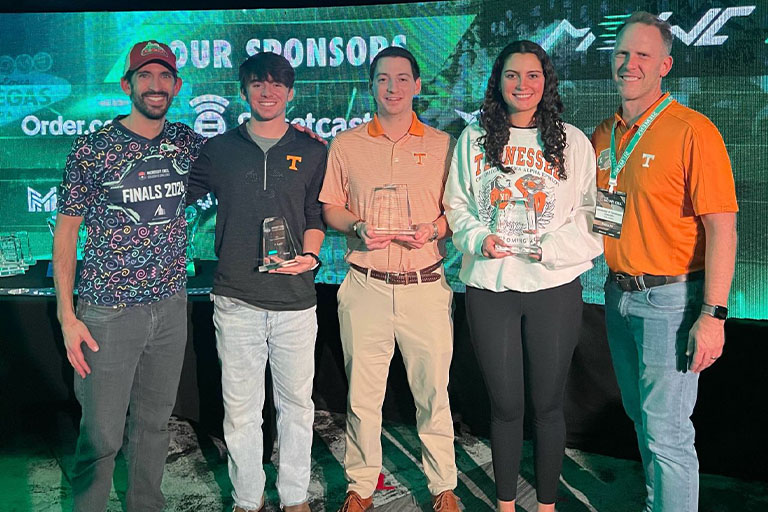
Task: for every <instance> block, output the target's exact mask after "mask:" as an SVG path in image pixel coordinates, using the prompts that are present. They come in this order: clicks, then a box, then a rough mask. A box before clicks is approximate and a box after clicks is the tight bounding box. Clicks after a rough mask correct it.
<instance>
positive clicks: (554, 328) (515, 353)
mask: <svg viewBox="0 0 768 512" xmlns="http://www.w3.org/2000/svg"><path fill="white" fill-rule="evenodd" d="M582 307H583V303H582V300H581V283H580V282H579V280H578V279H575V280H574V281H572V282H570V283H568V284H564V285H562V286H557V287H555V288H549V289H546V290H539V291H536V292H529V293H523V292H516V291H505V292H492V291H488V290H482V289H479V288H472V287H470V286H467V294H466V309H467V318H468V320H469V330H470V334H471V337H472V344H473V346H474V348H475V354H476V356H477V360H478V363H479V364H480V370H481V372H482V374H483V379H484V380H485V385H486V387H487V388H488V395H489V397H490V401H491V451H492V453H493V472H494V475H495V477H496V495H497V497H498V499H499V500H502V501H511V500H514V499H515V497H516V496H517V475H518V472H519V469H520V453H521V450H522V444H523V410H524V405H525V400H526V398H527V399H528V400H529V406H530V412H531V413H532V415H533V428H534V470H535V473H536V495H537V498H538V501H539V502H540V503H545V504H548V503H554V502H555V500H556V498H557V484H558V480H559V477H560V470H561V468H562V464H563V452H564V450H565V418H564V415H563V395H564V392H565V381H566V377H567V376H568V368H569V367H570V364H571V357H572V356H573V350H574V348H575V347H576V343H577V342H578V339H579V327H580V325H581V310H582Z"/></svg>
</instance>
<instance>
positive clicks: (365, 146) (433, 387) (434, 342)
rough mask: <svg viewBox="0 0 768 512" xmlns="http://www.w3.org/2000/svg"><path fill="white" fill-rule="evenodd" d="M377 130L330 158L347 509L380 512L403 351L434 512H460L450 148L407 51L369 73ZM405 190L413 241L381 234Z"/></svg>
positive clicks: (361, 132)
mask: <svg viewBox="0 0 768 512" xmlns="http://www.w3.org/2000/svg"><path fill="white" fill-rule="evenodd" d="M370 78H371V92H372V94H373V96H374V99H375V100H376V105H377V107H378V108H377V111H378V113H377V115H376V116H375V117H374V119H373V121H371V122H369V123H367V124H365V125H362V126H359V127H356V128H354V129H351V130H349V131H346V132H344V133H341V134H340V135H339V136H338V137H336V139H335V140H334V141H333V143H332V144H331V147H330V151H329V154H328V168H327V171H326V177H325V182H324V184H323V189H322V191H321V193H320V201H321V202H322V203H323V215H324V217H325V221H326V223H327V224H328V225H329V226H331V227H332V228H334V229H336V230H338V231H340V232H342V233H346V234H347V245H348V248H349V250H348V252H347V256H346V259H347V262H348V263H349V265H350V271H349V272H348V274H347V277H346V278H345V279H344V282H343V283H342V285H341V287H340V288H339V292H338V302H339V324H340V327H341V342H342V348H343V350H344V364H345V368H346V373H347V379H348V381H349V397H348V406H347V440H346V454H345V457H344V469H345V473H346V477H347V480H348V481H349V486H348V489H347V490H348V492H347V497H346V499H345V500H344V503H343V505H342V507H341V511H344V512H362V511H366V510H371V509H372V508H373V491H374V489H375V487H376V483H377V480H378V476H379V472H380V471H381V439H380V438H381V407H382V404H383V402H384V394H385V391H386V386H387V374H388V372H389V363H390V361H391V359H392V355H393V353H394V349H395V342H397V344H398V347H399V348H400V352H401V353H402V355H403V360H404V362H405V368H406V372H407V375H408V382H409V384H410V388H411V392H412V393H413V397H414V402H415V404H416V425H417V429H418V432H419V438H420V439H421V442H422V462H423V465H424V472H425V474H426V477H427V481H428V486H429V490H430V492H431V493H432V496H433V507H434V509H435V510H436V511H442V512H447V511H454V510H458V504H457V501H456V496H455V495H454V493H453V489H454V488H455V487H456V463H455V460H454V451H453V424H452V421H451V412H450V406H449V403H448V370H449V368H450V364H451V356H452V354H453V333H452V331H453V329H452V323H451V299H452V292H451V288H450V287H449V286H448V284H447V283H446V280H445V277H444V275H443V269H442V255H441V247H442V246H441V245H440V246H439V245H438V241H439V240H440V239H442V238H444V237H445V236H446V235H447V234H448V233H447V232H448V224H447V222H446V220H445V216H444V215H443V212H442V207H441V203H440V199H441V197H442V195H443V186H444V181H445V176H446V172H447V168H448V165H449V163H450V153H451V150H452V146H453V143H452V140H451V138H450V136H449V135H448V134H446V133H443V132H441V131H439V130H436V129H434V128H431V127H429V126H425V125H424V124H422V123H421V122H420V121H419V120H418V119H417V117H416V114H415V113H414V112H413V108H412V103H413V97H414V96H415V95H417V94H418V93H419V91H420V90H421V80H420V78H419V66H418V64H417V62H416V60H415V59H414V57H413V55H411V53H410V52H408V51H407V50H405V49H403V48H399V47H390V48H386V49H384V50H382V51H381V52H380V53H379V54H378V55H377V56H376V57H375V58H374V60H373V62H372V63H371V67H370ZM388 184H398V185H403V184H404V185H407V191H408V198H409V200H410V213H411V217H412V223H413V225H414V227H415V234H412V235H391V234H382V233H377V232H376V230H375V227H376V225H375V224H374V223H373V222H372V218H373V213H372V204H371V203H372V198H373V190H374V188H376V187H381V186H384V185H388Z"/></svg>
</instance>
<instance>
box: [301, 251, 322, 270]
mask: <svg viewBox="0 0 768 512" xmlns="http://www.w3.org/2000/svg"><path fill="white" fill-rule="evenodd" d="M301 255H302V256H309V257H310V258H312V259H313V260H315V264H314V266H313V267H312V268H311V269H310V270H315V269H318V268H320V267H322V266H323V261H322V260H321V259H320V256H318V255H317V254H315V253H313V252H303V253H301Z"/></svg>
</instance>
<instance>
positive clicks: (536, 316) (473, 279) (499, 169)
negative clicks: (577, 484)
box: [443, 41, 602, 512]
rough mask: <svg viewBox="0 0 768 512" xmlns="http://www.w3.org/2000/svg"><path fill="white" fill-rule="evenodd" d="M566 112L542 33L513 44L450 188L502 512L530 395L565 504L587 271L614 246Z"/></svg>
mask: <svg viewBox="0 0 768 512" xmlns="http://www.w3.org/2000/svg"><path fill="white" fill-rule="evenodd" d="M562 111H563V104H562V102H561V100H560V95H559V93H558V91H557V75H556V74H555V70H554V68H553V66H552V62H551V61H550V59H549V56H548V55H547V53H546V52H545V51H544V50H543V49H542V48H541V47H540V46H539V45H537V44H536V43H532V42H530V41H516V42H514V43H511V44H509V45H507V46H506V47H505V48H504V49H503V50H502V52H501V53H500V54H499V56H498V57H497V58H496V61H495V62H494V64H493V70H492V72H491V76H490V78H489V79H488V87H487V88H486V92H485V99H484V101H483V106H482V108H481V113H480V116H479V121H478V122H476V123H472V124H470V125H469V126H468V127H467V128H466V129H465V130H464V132H463V133H462V134H461V136H460V137H459V140H458V143H457V145H456V150H455V152H454V155H453V161H452V164H451V170H450V173H449V175H448V181H447V183H446V188H445V196H444V198H443V203H444V205H445V210H446V215H447V217H448V222H449V224H450V226H451V229H452V230H453V242H454V244H455V245H456V247H457V248H458V249H459V250H460V251H461V252H462V253H463V259H462V266H461V272H460V274H459V277H460V278H461V280H462V281H463V282H464V283H465V284H466V285H467V293H466V310H467V317H468V320H469V327H470V334H471V337H472V343H473V345H474V348H475V354H476V355H477V359H478V362H479V364H480V369H481V371H482V373H483V378H484V380H485V383H486V387H487V388H488V393H489V396H490V401H491V449H492V452H493V468H494V474H495V478H496V493H497V499H498V508H499V511H500V512H507V511H513V510H514V503H515V497H516V493H517V475H518V471H519V466H520V453H521V449H522V443H523V410H524V397H525V396H527V397H528V398H529V400H530V403H529V405H530V411H531V413H532V414H533V422H532V424H533V426H534V464H535V466H534V468H535V472H536V492H537V498H538V502H539V504H538V512H549V511H553V510H554V503H555V500H556V496H557V484H558V480H559V476H560V470H561V467H562V458H563V452H564V449H565V419H564V416H563V395H564V390H565V381H566V377H567V375H568V368H569V366H570V363H571V357H572V355H573V350H574V348H575V346H576V343H577V342H578V335H579V326H580V324H581V310H582V305H583V304H582V299H581V284H580V282H579V276H580V275H581V274H582V273H583V272H584V271H586V270H588V269H589V268H591V267H592V258H594V257H595V256H598V255H599V254H600V253H601V252H602V240H601V238H600V236H599V235H597V234H595V233H592V220H593V217H594V211H595V193H596V190H595V169H596V166H595V155H594V152H593V150H592V145H591V144H590V142H589V139H587V137H586V136H585V135H584V134H583V133H582V132H581V131H580V130H579V129H578V128H576V127H574V126H572V125H570V124H567V123H564V122H563V121H562V120H561V119H560V113H561V112H562Z"/></svg>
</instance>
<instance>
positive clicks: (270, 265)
mask: <svg viewBox="0 0 768 512" xmlns="http://www.w3.org/2000/svg"><path fill="white" fill-rule="evenodd" d="M298 263H299V262H298V261H296V260H287V261H281V262H278V263H267V264H266V265H259V272H269V271H270V270H275V269H278V268H283V267H292V266H293V265H298Z"/></svg>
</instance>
